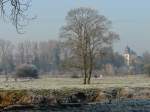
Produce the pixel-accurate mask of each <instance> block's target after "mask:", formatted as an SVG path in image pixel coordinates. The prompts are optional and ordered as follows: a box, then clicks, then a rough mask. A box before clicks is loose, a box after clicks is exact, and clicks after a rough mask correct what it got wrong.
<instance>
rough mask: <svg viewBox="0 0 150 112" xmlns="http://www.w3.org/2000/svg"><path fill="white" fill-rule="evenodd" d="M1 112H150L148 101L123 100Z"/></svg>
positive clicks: (149, 102) (149, 101)
mask: <svg viewBox="0 0 150 112" xmlns="http://www.w3.org/2000/svg"><path fill="white" fill-rule="evenodd" d="M3 112H150V100H124V101H120V102H116V101H113V102H112V103H111V104H108V103H93V104H88V105H84V106H80V107H65V108H49V109H42V108H41V109H38V110H36V109H26V110H25V109H24V110H9V111H3Z"/></svg>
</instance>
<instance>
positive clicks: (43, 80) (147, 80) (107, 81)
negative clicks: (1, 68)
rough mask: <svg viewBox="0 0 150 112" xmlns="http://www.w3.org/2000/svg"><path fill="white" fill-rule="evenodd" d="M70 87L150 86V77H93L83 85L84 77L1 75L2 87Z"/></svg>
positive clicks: (0, 85)
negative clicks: (31, 77) (19, 77)
mask: <svg viewBox="0 0 150 112" xmlns="http://www.w3.org/2000/svg"><path fill="white" fill-rule="evenodd" d="M62 87H68V88H72V87H75V88H93V87H94V88H105V87H150V77H147V76H124V77H119V76H118V77H117V76H114V77H113V76H111V77H110V76H109V77H103V78H102V79H95V78H93V79H92V82H91V85H83V84H82V78H51V77H49V76H42V77H40V78H39V79H18V81H17V82H15V80H14V79H13V78H9V80H8V81H7V82H6V81H5V78H4V76H1V77H0V89H5V90H11V89H57V88H58V89H59V88H62Z"/></svg>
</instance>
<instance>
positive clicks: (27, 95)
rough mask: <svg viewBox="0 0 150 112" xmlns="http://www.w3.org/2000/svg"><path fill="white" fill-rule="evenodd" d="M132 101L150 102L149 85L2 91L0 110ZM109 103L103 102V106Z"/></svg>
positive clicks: (111, 103)
mask: <svg viewBox="0 0 150 112" xmlns="http://www.w3.org/2000/svg"><path fill="white" fill-rule="evenodd" d="M133 100H134V101H137V104H138V102H139V101H143V100H146V101H149V100H150V88H128V87H124V88H105V89H96V88H95V89H76V88H72V89H68V88H62V89H57V90H0V109H1V110H2V111H4V110H5V111H6V110H13V109H22V108H24V109H40V108H43V109H45V108H49V107H50V108H53V109H56V108H57V109H59V108H60V109H63V108H69V107H71V108H77V107H79V108H82V107H84V106H90V104H89V103H92V104H94V105H93V107H94V106H96V107H97V105H98V106H100V105H102V104H108V105H110V106H113V105H114V104H116V105H117V103H118V102H119V104H120V102H125V101H129V102H130V101H133ZM96 102H98V104H97V103H96ZM114 102H116V103H114ZM92 104H91V105H92ZM127 104H128V103H127ZM108 105H103V107H105V106H108ZM123 105H125V103H123ZM142 105H143V103H142ZM114 106H115V105H114ZM149 106H150V105H149ZM101 108H102V107H101ZM135 112H136V111H135ZM141 112H142V111H141Z"/></svg>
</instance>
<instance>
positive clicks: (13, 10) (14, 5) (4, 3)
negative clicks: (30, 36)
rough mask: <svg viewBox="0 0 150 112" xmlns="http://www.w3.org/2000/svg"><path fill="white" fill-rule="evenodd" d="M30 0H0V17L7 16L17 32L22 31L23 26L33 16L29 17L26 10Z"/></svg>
mask: <svg viewBox="0 0 150 112" xmlns="http://www.w3.org/2000/svg"><path fill="white" fill-rule="evenodd" d="M30 4H31V0H0V11H1V17H8V18H9V20H10V21H11V22H12V24H13V25H14V26H15V28H16V30H17V32H18V33H24V32H23V27H24V26H26V25H27V24H28V22H29V21H30V20H32V19H33V18H29V17H28V15H27V14H26V12H27V11H28V9H29V7H30Z"/></svg>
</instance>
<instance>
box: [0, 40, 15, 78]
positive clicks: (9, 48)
mask: <svg viewBox="0 0 150 112" xmlns="http://www.w3.org/2000/svg"><path fill="white" fill-rule="evenodd" d="M12 52H13V45H12V44H11V42H10V41H6V40H0V56H1V64H2V67H3V69H4V71H5V76H6V81H7V80H8V69H9V66H10V62H11V61H12V60H10V59H12Z"/></svg>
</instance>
